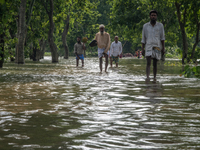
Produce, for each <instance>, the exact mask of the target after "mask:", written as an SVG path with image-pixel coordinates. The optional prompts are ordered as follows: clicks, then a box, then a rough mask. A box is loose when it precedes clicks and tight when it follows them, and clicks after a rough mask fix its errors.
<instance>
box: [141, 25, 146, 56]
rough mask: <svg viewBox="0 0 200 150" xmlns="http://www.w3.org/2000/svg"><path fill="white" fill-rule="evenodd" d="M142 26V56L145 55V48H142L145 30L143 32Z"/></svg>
mask: <svg viewBox="0 0 200 150" xmlns="http://www.w3.org/2000/svg"><path fill="white" fill-rule="evenodd" d="M144 31H145V30H144V26H143V29H142V41H141V42H142V55H143V56H144V55H145V50H144V47H145V43H146V38H145V32H144Z"/></svg>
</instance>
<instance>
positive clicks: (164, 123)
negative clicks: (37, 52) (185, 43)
mask: <svg viewBox="0 0 200 150" xmlns="http://www.w3.org/2000/svg"><path fill="white" fill-rule="evenodd" d="M167 61H168V62H172V63H173V62H177V60H167ZM181 69H182V68H181V66H166V65H164V63H162V62H159V65H158V76H157V80H156V81H153V79H151V80H150V81H145V60H144V59H130V58H126V59H125V58H123V59H120V64H119V68H113V69H111V68H109V69H108V73H102V74H100V73H99V68H98V58H86V59H85V67H84V68H76V67H75V59H74V58H72V57H71V58H70V59H69V60H64V59H60V62H59V63H58V64H52V63H51V58H50V57H45V59H44V60H41V61H40V62H31V61H29V60H27V61H26V63H25V64H24V65H19V66H18V65H16V64H13V63H5V64H4V68H3V69H1V70H0V149H1V150H12V149H13V150H37V149H52V150H56V149H61V150H62V149H63V150H70V149H74V150H75V149H77V150H94V149H108V150H113V149H118V150H124V149H148V150H149V149H200V136H199V135H200V80H199V79H196V78H184V77H180V76H179V75H180V70H181ZM151 77H152V69H151Z"/></svg>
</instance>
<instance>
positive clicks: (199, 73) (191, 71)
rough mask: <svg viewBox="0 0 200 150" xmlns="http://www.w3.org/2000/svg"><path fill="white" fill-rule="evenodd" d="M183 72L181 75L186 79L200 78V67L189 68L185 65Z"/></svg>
mask: <svg viewBox="0 0 200 150" xmlns="http://www.w3.org/2000/svg"><path fill="white" fill-rule="evenodd" d="M184 70H185V71H184V72H182V74H183V75H184V76H185V77H187V78H194V77H197V78H200V66H195V67H190V66H189V65H186V66H185V68H184Z"/></svg>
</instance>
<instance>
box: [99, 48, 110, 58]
mask: <svg viewBox="0 0 200 150" xmlns="http://www.w3.org/2000/svg"><path fill="white" fill-rule="evenodd" d="M104 51H105V48H98V56H99V58H101V57H103V52H104ZM106 54H107V55H108V52H107V53H106Z"/></svg>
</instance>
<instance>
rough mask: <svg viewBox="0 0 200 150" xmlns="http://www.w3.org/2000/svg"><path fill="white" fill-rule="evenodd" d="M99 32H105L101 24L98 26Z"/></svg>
mask: <svg viewBox="0 0 200 150" xmlns="http://www.w3.org/2000/svg"><path fill="white" fill-rule="evenodd" d="M99 31H100V33H101V34H103V33H104V31H105V26H104V25H103V24H101V25H100V26H99Z"/></svg>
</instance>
